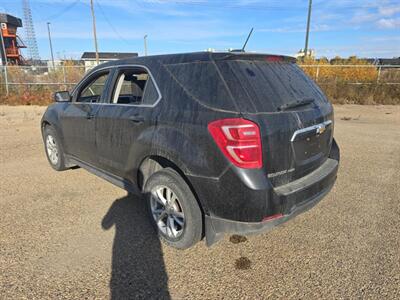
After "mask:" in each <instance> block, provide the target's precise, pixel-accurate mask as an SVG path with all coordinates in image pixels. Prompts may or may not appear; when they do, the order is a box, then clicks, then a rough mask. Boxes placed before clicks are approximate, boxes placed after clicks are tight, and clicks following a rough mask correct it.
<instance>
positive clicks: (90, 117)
mask: <svg viewBox="0 0 400 300" xmlns="http://www.w3.org/2000/svg"><path fill="white" fill-rule="evenodd" d="M93 118H94V114H92V113H87V115H86V119H88V120H90V119H93Z"/></svg>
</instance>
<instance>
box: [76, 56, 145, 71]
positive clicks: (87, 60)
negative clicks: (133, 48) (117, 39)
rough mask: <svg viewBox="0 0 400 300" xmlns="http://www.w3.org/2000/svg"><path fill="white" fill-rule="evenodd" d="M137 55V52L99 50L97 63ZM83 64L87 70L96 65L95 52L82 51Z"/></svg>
mask: <svg viewBox="0 0 400 300" xmlns="http://www.w3.org/2000/svg"><path fill="white" fill-rule="evenodd" d="M136 56H138V54H137V53H133V52H131V53H121V52H99V64H101V63H105V62H108V61H112V60H118V59H124V58H132V57H136ZM81 59H82V61H83V63H84V64H85V70H89V69H91V68H93V67H95V66H96V65H97V63H96V52H84V53H83V54H82V57H81Z"/></svg>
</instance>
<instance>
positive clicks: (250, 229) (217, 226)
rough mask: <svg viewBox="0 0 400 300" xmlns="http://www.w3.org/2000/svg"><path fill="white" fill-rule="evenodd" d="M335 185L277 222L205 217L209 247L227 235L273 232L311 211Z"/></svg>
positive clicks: (295, 206) (298, 205)
mask: <svg viewBox="0 0 400 300" xmlns="http://www.w3.org/2000/svg"><path fill="white" fill-rule="evenodd" d="M335 179H336V176H335ZM334 183H335V180H333V182H332V183H330V185H329V186H328V187H326V188H325V189H324V190H322V191H321V192H319V193H318V194H317V195H314V196H313V197H312V198H310V199H308V200H306V201H303V202H301V203H299V204H295V205H293V206H292V207H291V209H290V211H289V212H288V213H286V214H283V216H282V217H280V218H277V219H275V220H271V221H265V222H238V221H232V220H227V219H221V218H217V217H212V216H205V230H206V233H205V234H206V242H207V246H211V245H212V244H214V243H216V242H217V241H219V240H220V239H221V238H223V236H224V234H226V233H230V234H240V235H249V234H257V233H262V232H267V231H269V230H272V229H273V228H274V227H276V226H278V225H280V224H282V223H285V222H287V221H289V220H290V219H293V218H294V217H296V216H297V215H299V214H301V213H303V212H306V211H307V210H309V209H311V208H312V207H313V206H314V205H316V204H317V203H318V202H319V201H321V200H322V199H323V198H324V197H325V196H326V195H327V194H328V193H329V191H330V190H331V189H332V187H333V185H334Z"/></svg>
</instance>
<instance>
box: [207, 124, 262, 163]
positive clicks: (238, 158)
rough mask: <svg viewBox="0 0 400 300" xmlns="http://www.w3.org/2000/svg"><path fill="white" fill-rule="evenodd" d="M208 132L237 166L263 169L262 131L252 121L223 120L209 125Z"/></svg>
mask: <svg viewBox="0 0 400 300" xmlns="http://www.w3.org/2000/svg"><path fill="white" fill-rule="evenodd" d="M208 131H209V132H210V134H211V136H212V137H213V138H214V141H215V143H216V144H217V145H218V147H219V148H220V149H221V151H222V153H223V154H224V155H225V156H226V157H227V158H228V159H229V160H230V161H231V162H232V163H233V164H234V165H236V166H238V167H240V168H245V169H260V168H262V146H261V137H260V129H259V127H258V125H257V124H256V123H254V122H252V121H249V120H245V119H241V118H237V119H222V120H217V121H213V122H211V123H209V124H208Z"/></svg>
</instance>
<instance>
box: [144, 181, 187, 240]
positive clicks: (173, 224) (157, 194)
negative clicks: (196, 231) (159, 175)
mask: <svg viewBox="0 0 400 300" xmlns="http://www.w3.org/2000/svg"><path fill="white" fill-rule="evenodd" d="M150 206H151V213H152V215H153V218H154V221H155V222H156V224H157V226H158V229H159V230H160V231H161V232H162V233H163V234H164V235H166V236H168V237H170V238H173V239H176V238H178V237H179V236H180V235H181V234H182V233H183V230H184V227H185V215H184V214H183V209H182V205H181V204H180V202H179V199H178V197H177V196H176V195H175V193H174V192H173V191H172V190H171V189H170V188H168V187H166V186H157V187H155V188H154V189H153V190H152V191H151V198H150Z"/></svg>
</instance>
